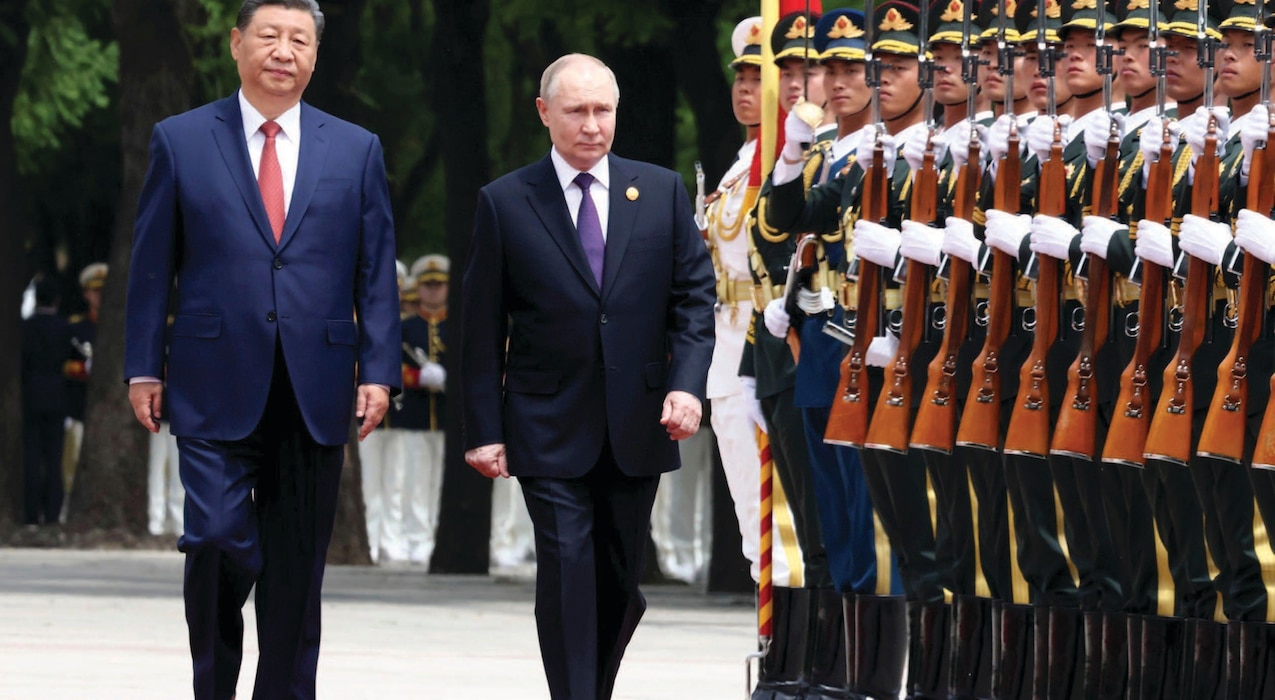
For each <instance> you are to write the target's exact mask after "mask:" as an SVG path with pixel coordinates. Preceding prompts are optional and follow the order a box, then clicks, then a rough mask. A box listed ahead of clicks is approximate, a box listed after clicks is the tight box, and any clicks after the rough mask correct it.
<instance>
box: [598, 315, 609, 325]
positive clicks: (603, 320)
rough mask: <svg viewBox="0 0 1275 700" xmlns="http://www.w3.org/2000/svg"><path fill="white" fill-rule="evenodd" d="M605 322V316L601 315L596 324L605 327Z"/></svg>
mask: <svg viewBox="0 0 1275 700" xmlns="http://www.w3.org/2000/svg"><path fill="white" fill-rule="evenodd" d="M606 322H607V315H606V314H602V318H599V319H598V323H601V324H602V325H606Z"/></svg>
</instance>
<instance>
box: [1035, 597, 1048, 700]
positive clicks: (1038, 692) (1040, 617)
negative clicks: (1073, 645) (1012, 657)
mask: <svg viewBox="0 0 1275 700" xmlns="http://www.w3.org/2000/svg"><path fill="white" fill-rule="evenodd" d="M1032 618H1034V619H1035V621H1036V623H1035V626H1034V627H1033V628H1032V675H1031V679H1032V698H1033V700H1049V607H1048V606H1045V605H1033V606H1032Z"/></svg>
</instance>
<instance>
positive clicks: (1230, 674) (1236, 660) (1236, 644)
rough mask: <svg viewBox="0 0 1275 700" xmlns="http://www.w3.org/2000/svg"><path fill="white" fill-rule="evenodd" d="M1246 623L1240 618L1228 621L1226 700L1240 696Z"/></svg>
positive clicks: (1232, 699)
mask: <svg viewBox="0 0 1275 700" xmlns="http://www.w3.org/2000/svg"><path fill="white" fill-rule="evenodd" d="M1243 635H1244V625H1243V623H1241V622H1240V621H1239V620H1231V621H1230V622H1228V623H1226V682H1225V683H1224V686H1225V687H1226V700H1234V698H1238V697H1239V696H1240V666H1241V665H1242V661H1241V657H1242V656H1243V655H1244V651H1243V644H1242V642H1243Z"/></svg>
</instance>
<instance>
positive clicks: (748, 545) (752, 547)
mask: <svg viewBox="0 0 1275 700" xmlns="http://www.w3.org/2000/svg"><path fill="white" fill-rule="evenodd" d="M712 402H713V404H712V411H711V413H710V416H709V417H710V420H711V422H712V425H713V432H714V433H715V434H716V435H717V450H718V452H720V453H721V455H722V468H723V469H724V470H725V471H726V485H727V487H728V488H729V489H730V497H731V500H733V501H734V502H735V517H736V518H737V519H738V520H739V534H740V535H741V536H742V537H743V539H744V556H745V557H746V558H747V559H748V561H749V571H750V573H751V574H752V576H753V580H754V581H757V580H759V578H760V572H761V525H760V523H761V460H760V458H759V457H758V450H757V437H756V434H755V433H754V432H753V431H754V428H753V422H752V420H751V419H750V418H749V417H748V409H747V404H746V403H745V401H744V398H743V395H742V394H731V395H729V396H723V397H719V398H715V399H713V400H712ZM778 483H779V477H778V475H775V477H774V484H775V485H776V486H778ZM772 502H774V499H772ZM774 507H775V508H776V509H778V508H780V507H781V506H780V505H775V506H774ZM778 521H779V518H778V517H775V518H773V522H774V523H775V525H772V528H771V538H770V541H771V542H772V543H773V546H772V548H771V582H772V583H773V584H774V585H776V586H787V585H789V577H790V576H791V568H790V566H789V560H788V557H787V551H786V550H785V547H784V544H785V543H784V540H782V539H781V537H780V529H779V527H778ZM787 544H788V545H789V546H790V547H791V548H792V550H793V552H794V556H795V557H796V559H797V561H798V563H800V553H799V552H798V551H797V544H796V543H795V542H788V543H787Z"/></svg>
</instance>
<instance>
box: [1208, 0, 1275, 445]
mask: <svg viewBox="0 0 1275 700" xmlns="http://www.w3.org/2000/svg"><path fill="white" fill-rule="evenodd" d="M1253 39H1254V46H1253V52H1254V56H1255V58H1257V60H1258V61H1261V62H1262V87H1261V96H1262V97H1261V99H1262V104H1263V105H1266V107H1267V111H1268V114H1269V110H1270V82H1271V33H1270V31H1269V30H1268V29H1267V28H1266V2H1265V1H1264V0H1263V1H1262V2H1258V3H1257V25H1256V26H1255V27H1254V29H1253ZM1272 140H1275V126H1272V125H1269V124H1268V125H1267V134H1266V143H1261V144H1258V145H1257V147H1256V148H1255V149H1254V150H1253V160H1252V162H1251V163H1250V165H1249V175H1248V177H1249V185H1248V202H1247V206H1248V208H1249V209H1251V210H1253V211H1256V212H1262V213H1266V214H1269V213H1270V211H1271V206H1272V204H1275V189H1272V187H1271V184H1272V183H1271V181H1270V166H1271V163H1270V159H1269V155H1268V154H1267V144H1269V143H1272ZM1269 272H1270V266H1269V265H1267V264H1266V263H1265V262H1264V261H1262V260H1261V259H1259V258H1258V257H1257V256H1256V255H1245V256H1244V272H1243V277H1241V278H1240V295H1239V318H1238V319H1236V321H1237V323H1236V327H1235V337H1234V338H1233V339H1232V340H1231V351H1230V352H1229V353H1227V355H1226V359H1225V360H1223V361H1222V364H1221V365H1218V368H1217V387H1216V388H1215V389H1214V391H1213V400H1212V402H1211V403H1210V404H1209V412H1208V415H1207V417H1206V418H1205V419H1204V428H1203V430H1201V431H1200V444H1199V446H1198V447H1196V454H1198V455H1200V456H1202V457H1213V458H1215V459H1222V460H1226V461H1228V462H1234V463H1236V464H1238V463H1239V462H1240V461H1241V460H1242V459H1243V458H1244V434H1245V432H1246V431H1245V422H1246V419H1247V417H1248V404H1249V401H1248V365H1249V357H1250V355H1249V351H1250V349H1251V348H1252V347H1253V342H1254V341H1255V340H1257V336H1258V334H1259V333H1261V331H1262V315H1263V311H1265V309H1266V299H1265V297H1266V280H1267V275H1268V273H1269ZM1263 422H1265V417H1263ZM1263 427H1265V426H1263ZM1261 434H1263V435H1265V433H1261Z"/></svg>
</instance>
